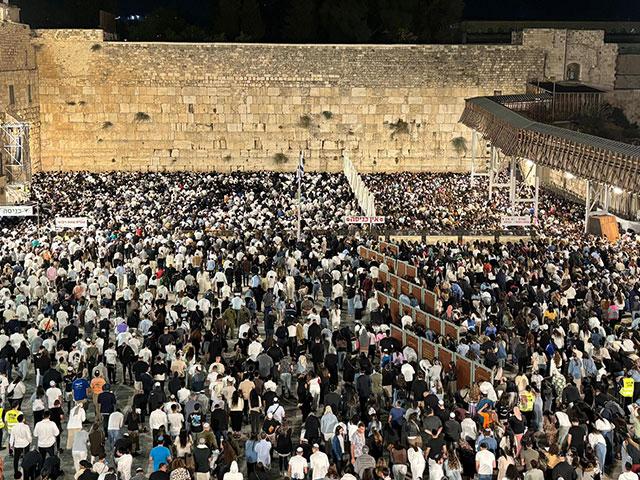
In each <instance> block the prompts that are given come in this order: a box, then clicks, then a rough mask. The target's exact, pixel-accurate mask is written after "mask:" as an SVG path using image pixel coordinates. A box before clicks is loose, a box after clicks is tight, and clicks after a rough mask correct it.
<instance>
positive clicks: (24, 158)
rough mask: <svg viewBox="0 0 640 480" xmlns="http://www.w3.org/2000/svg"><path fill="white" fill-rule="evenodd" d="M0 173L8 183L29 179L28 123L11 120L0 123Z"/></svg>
mask: <svg viewBox="0 0 640 480" xmlns="http://www.w3.org/2000/svg"><path fill="white" fill-rule="evenodd" d="M0 137H1V138H0V140H1V145H2V150H1V155H0V174H2V175H6V176H7V181H8V182H9V183H16V182H27V181H29V180H30V179H31V162H30V158H29V124H28V123H25V122H18V121H11V122H7V123H2V124H0Z"/></svg>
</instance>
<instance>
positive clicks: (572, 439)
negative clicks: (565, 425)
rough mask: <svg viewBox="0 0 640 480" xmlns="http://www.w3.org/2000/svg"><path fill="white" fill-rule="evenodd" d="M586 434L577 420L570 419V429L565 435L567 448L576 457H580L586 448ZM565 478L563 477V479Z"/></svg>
mask: <svg viewBox="0 0 640 480" xmlns="http://www.w3.org/2000/svg"><path fill="white" fill-rule="evenodd" d="M586 439H587V432H586V431H585V429H584V427H583V426H582V425H580V422H579V420H578V419H577V418H573V419H571V427H570V428H569V433H568V434H567V448H570V449H571V450H574V451H575V452H576V455H577V456H579V457H582V455H583V454H584V449H585V446H586ZM563 478H565V477H563ZM565 480H567V479H566V478H565Z"/></svg>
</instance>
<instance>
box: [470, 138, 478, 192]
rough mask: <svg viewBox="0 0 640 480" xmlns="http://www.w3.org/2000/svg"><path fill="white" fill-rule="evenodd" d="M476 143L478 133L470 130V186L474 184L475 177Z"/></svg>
mask: <svg viewBox="0 0 640 480" xmlns="http://www.w3.org/2000/svg"><path fill="white" fill-rule="evenodd" d="M477 141H478V132H476V131H475V129H474V130H472V132H471V186H472V187H473V185H474V183H475V176H476V144H477Z"/></svg>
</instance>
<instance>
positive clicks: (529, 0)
mask: <svg viewBox="0 0 640 480" xmlns="http://www.w3.org/2000/svg"><path fill="white" fill-rule="evenodd" d="M278 1H279V0H263V3H264V4H269V3H273V2H278ZM175 3H176V1H175V0H119V5H120V8H121V12H120V13H121V14H129V13H146V12H148V11H150V10H152V9H154V8H157V7H159V6H161V5H167V6H171V5H174V4H175ZM179 3H180V4H181V10H183V11H184V10H187V8H185V7H187V6H188V5H189V4H193V8H192V9H191V10H193V11H194V13H195V14H197V12H198V11H200V10H201V8H202V3H203V0H181V1H180V2H179ZM464 19H469V20H583V21H586V20H635V21H640V1H638V0H465V10H464Z"/></svg>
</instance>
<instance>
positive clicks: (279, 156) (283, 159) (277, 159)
mask: <svg viewBox="0 0 640 480" xmlns="http://www.w3.org/2000/svg"><path fill="white" fill-rule="evenodd" d="M288 161H289V157H287V156H286V155H285V154H284V153H282V152H279V153H276V154H275V155H274V156H273V162H274V163H275V164H276V165H282V164H283V163H287V162H288Z"/></svg>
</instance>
